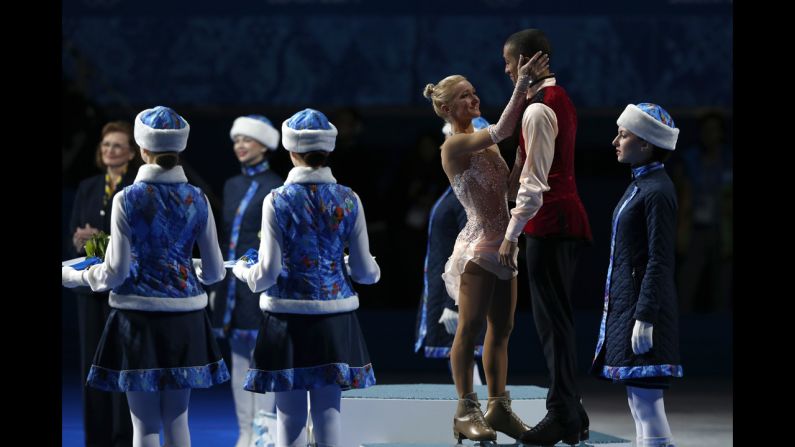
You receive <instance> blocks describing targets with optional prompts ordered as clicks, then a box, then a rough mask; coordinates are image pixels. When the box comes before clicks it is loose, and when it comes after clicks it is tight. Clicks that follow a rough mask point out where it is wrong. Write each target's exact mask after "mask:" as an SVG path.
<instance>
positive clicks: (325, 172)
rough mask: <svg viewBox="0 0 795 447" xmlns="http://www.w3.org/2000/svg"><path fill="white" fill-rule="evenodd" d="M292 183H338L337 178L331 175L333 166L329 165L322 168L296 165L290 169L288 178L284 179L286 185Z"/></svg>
mask: <svg viewBox="0 0 795 447" xmlns="http://www.w3.org/2000/svg"><path fill="white" fill-rule="evenodd" d="M291 183H337V179H335V178H334V176H333V175H331V168H329V167H327V166H323V167H320V168H310V167H308V166H296V167H294V168H293V169H290V173H289V174H287V180H285V181H284V184H285V185H289V184H291Z"/></svg>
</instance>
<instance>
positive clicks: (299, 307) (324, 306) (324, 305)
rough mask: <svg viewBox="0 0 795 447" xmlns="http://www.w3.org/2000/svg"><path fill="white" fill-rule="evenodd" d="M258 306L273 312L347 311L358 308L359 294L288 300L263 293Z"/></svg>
mask: <svg viewBox="0 0 795 447" xmlns="http://www.w3.org/2000/svg"><path fill="white" fill-rule="evenodd" d="M259 308H260V309H262V310H267V311H268V312H273V313H284V314H303V315H322V314H336V313H340V312H349V311H352V310H356V309H358V308H359V296H358V295H353V296H349V297H348V298H343V299H339V300H328V301H319V300H290V299H284V298H274V297H271V296H268V295H265V294H264V293H263V294H261V295H260V296H259Z"/></svg>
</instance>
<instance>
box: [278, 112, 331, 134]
mask: <svg viewBox="0 0 795 447" xmlns="http://www.w3.org/2000/svg"><path fill="white" fill-rule="evenodd" d="M287 127H289V128H291V129H294V130H321V129H322V130H329V129H331V125H330V124H329V122H328V118H326V115H324V114H323V113H322V112H319V111H317V110H315V109H304V110H302V111H300V112H298V113H296V114H295V115H293V116H291V117H290V119H289V120H287Z"/></svg>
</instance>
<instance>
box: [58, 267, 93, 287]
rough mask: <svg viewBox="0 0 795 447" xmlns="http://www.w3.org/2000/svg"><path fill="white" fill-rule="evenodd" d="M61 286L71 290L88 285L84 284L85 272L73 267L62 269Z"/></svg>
mask: <svg viewBox="0 0 795 447" xmlns="http://www.w3.org/2000/svg"><path fill="white" fill-rule="evenodd" d="M61 284H62V285H63V286H64V287H68V288H70V289H72V288H75V287H80V286H85V285H87V284H86V283H85V282H83V271H82V270H75V269H73V268H72V267H61Z"/></svg>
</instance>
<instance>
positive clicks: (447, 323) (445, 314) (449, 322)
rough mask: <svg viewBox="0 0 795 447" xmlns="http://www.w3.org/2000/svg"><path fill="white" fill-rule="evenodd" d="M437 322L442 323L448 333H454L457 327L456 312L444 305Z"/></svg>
mask: <svg viewBox="0 0 795 447" xmlns="http://www.w3.org/2000/svg"><path fill="white" fill-rule="evenodd" d="M439 323H442V324H443V325H444V330H446V331H447V333H448V334H450V335H455V331H456V329H458V312H456V311H454V310H450V309H448V308H446V307H445V308H444V310H443V311H442V316H441V318H439Z"/></svg>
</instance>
